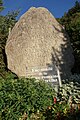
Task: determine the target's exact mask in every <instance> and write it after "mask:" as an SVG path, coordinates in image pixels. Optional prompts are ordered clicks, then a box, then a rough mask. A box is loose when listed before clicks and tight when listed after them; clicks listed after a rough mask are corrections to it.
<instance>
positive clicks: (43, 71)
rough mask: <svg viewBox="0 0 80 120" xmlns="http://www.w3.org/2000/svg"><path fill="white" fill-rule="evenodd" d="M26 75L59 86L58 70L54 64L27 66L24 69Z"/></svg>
mask: <svg viewBox="0 0 80 120" xmlns="http://www.w3.org/2000/svg"><path fill="white" fill-rule="evenodd" d="M26 75H27V77H30V78H35V79H38V80H44V81H46V82H49V83H52V84H53V85H59V86H61V79H60V74H59V70H58V68H57V67H55V66H36V67H29V68H27V71H26Z"/></svg>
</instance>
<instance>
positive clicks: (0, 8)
mask: <svg viewBox="0 0 80 120" xmlns="http://www.w3.org/2000/svg"><path fill="white" fill-rule="evenodd" d="M3 9H4V7H3V1H2V0H0V12H1V11H2V10H3Z"/></svg>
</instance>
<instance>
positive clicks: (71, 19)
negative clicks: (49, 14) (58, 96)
mask: <svg viewBox="0 0 80 120" xmlns="http://www.w3.org/2000/svg"><path fill="white" fill-rule="evenodd" d="M59 22H60V23H61V24H62V25H63V26H64V27H65V29H66V31H67V33H68V35H69V37H70V41H71V45H72V47H73V51H74V58H75V65H74V68H73V72H77V73H80V2H78V1H76V2H75V5H74V7H72V8H71V9H69V10H68V12H67V13H65V14H64V16H63V17H62V18H61V19H59Z"/></svg>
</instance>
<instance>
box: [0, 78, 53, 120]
mask: <svg viewBox="0 0 80 120" xmlns="http://www.w3.org/2000/svg"><path fill="white" fill-rule="evenodd" d="M53 96H54V92H53V89H52V88H51V87H50V86H49V85H48V84H45V83H44V82H42V81H40V82H37V81H36V80H34V79H23V78H22V79H15V80H14V79H10V78H7V79H5V80H4V79H0V120H1V119H2V120H18V119H19V118H20V117H21V116H22V115H23V114H24V113H27V115H28V116H29V115H30V114H31V113H35V112H37V111H40V112H42V111H44V110H45V109H47V107H48V106H51V105H52V102H53V101H52V97H53Z"/></svg>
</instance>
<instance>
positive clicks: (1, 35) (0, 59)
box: [0, 0, 19, 76]
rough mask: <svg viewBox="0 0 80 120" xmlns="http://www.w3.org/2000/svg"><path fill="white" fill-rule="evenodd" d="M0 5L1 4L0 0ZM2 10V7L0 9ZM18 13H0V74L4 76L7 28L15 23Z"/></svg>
mask: <svg viewBox="0 0 80 120" xmlns="http://www.w3.org/2000/svg"><path fill="white" fill-rule="evenodd" d="M0 5H3V3H2V1H1V0H0ZM0 10H2V9H0ZM18 14H19V10H17V11H12V12H9V13H8V14H7V15H5V16H2V15H0V75H1V76H4V74H5V71H6V70H7V67H6V66H7V60H6V55H5V44H6V40H7V38H8V34H9V28H11V29H12V28H13V26H14V25H15V23H16V21H17V20H16V17H17V16H18Z"/></svg>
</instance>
